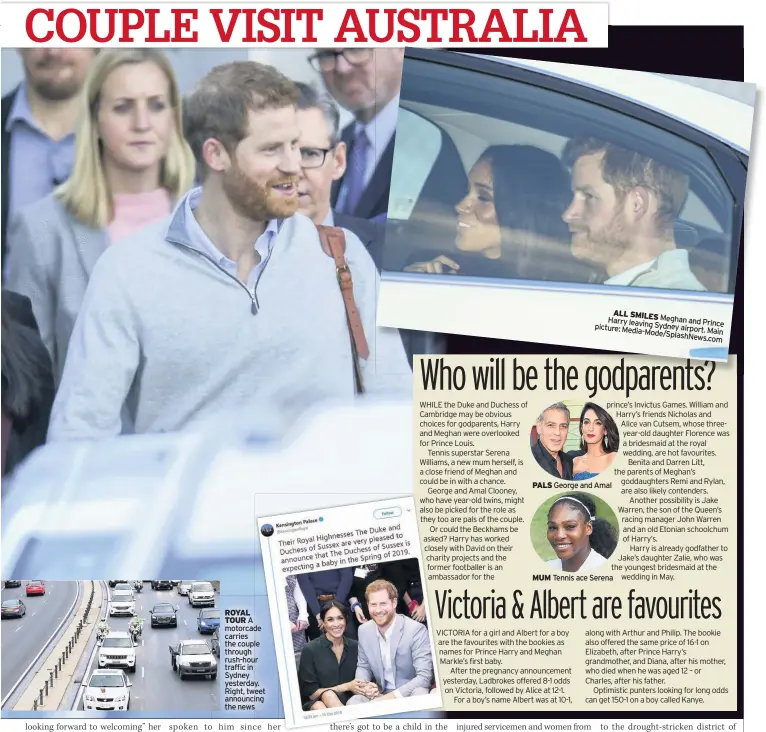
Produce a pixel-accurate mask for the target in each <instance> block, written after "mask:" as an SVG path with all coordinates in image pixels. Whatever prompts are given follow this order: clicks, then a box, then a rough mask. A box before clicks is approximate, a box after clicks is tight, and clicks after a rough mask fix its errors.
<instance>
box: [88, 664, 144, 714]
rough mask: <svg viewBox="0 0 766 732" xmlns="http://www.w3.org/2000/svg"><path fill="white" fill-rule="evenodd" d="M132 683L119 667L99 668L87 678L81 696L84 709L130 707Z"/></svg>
mask: <svg viewBox="0 0 766 732" xmlns="http://www.w3.org/2000/svg"><path fill="white" fill-rule="evenodd" d="M131 686H132V684H131V683H130V681H129V680H128V677H127V676H125V674H124V672H122V671H120V670H119V669H100V670H99V671H94V672H93V673H92V674H91V675H90V678H89V679H88V685H87V686H86V687H85V692H84V694H83V697H82V704H83V709H85V710H86V711H89V710H93V709H98V710H108V711H111V710H119V709H130V687H131Z"/></svg>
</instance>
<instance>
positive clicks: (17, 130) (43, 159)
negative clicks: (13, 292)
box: [0, 48, 96, 264]
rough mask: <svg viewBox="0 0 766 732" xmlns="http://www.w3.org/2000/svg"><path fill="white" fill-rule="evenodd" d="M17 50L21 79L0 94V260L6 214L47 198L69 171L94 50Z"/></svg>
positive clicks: (8, 218)
mask: <svg viewBox="0 0 766 732" xmlns="http://www.w3.org/2000/svg"><path fill="white" fill-rule="evenodd" d="M19 54H20V56H21V61H22V63H23V64H24V81H23V82H22V83H21V84H19V86H17V87H16V88H15V89H14V90H13V91H11V92H10V93H9V94H7V95H6V96H4V97H3V99H2V111H1V112H0V143H1V144H0V148H1V149H0V158H1V160H0V162H1V163H2V173H1V174H0V190H1V191H2V202H1V203H0V209H1V211H0V217H1V219H2V221H1V223H0V228H1V229H2V242H3V251H2V261H3V264H5V262H6V252H5V232H6V230H7V226H8V221H9V220H10V216H11V215H12V214H13V212H14V211H17V210H18V209H19V208H21V207H22V206H25V205H27V204H30V203H34V202H35V201H38V200H40V199H41V198H44V197H45V196H47V195H48V194H49V193H50V192H51V191H52V190H53V189H54V188H56V187H57V186H58V185H60V184H61V183H63V182H64V181H65V180H66V179H67V178H68V177H69V174H70V173H71V170H72V165H73V164H74V139H75V136H74V127H75V121H76V118H77V111H78V108H79V105H78V98H79V92H80V89H81V88H82V85H83V83H84V82H85V77H86V76H87V73H88V69H89V68H90V64H91V61H92V60H93V57H94V56H95V54H96V51H95V50H94V49H90V48H38V49H31V48H28V49H23V50H21V51H19Z"/></svg>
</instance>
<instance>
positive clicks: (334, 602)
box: [319, 600, 346, 620]
mask: <svg viewBox="0 0 766 732" xmlns="http://www.w3.org/2000/svg"><path fill="white" fill-rule="evenodd" d="M333 608H337V609H338V610H340V611H341V612H342V613H343V617H344V618H345V617H346V606H345V605H344V604H343V603H342V602H340V600H330V601H329V602H326V603H325V604H324V605H322V607H321V609H320V610H319V618H320V620H324V616H325V615H327V613H329V612H330V610H332V609H333Z"/></svg>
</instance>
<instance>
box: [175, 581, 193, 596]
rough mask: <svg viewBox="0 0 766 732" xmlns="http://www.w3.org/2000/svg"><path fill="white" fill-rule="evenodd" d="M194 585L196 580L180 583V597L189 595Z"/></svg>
mask: <svg viewBox="0 0 766 732" xmlns="http://www.w3.org/2000/svg"><path fill="white" fill-rule="evenodd" d="M193 584H194V580H181V581H180V582H179V583H178V594H179V595H188V594H189V590H190V589H191V586H192V585H193Z"/></svg>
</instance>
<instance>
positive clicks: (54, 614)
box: [0, 581, 77, 698]
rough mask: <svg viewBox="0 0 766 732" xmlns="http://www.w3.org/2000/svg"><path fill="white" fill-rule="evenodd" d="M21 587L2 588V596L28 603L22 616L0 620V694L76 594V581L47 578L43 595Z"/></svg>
mask: <svg viewBox="0 0 766 732" xmlns="http://www.w3.org/2000/svg"><path fill="white" fill-rule="evenodd" d="M25 584H26V581H22V583H21V587H16V588H9V589H5V587H3V590H2V599H3V600H14V599H16V598H21V601H22V602H23V603H24V604H25V605H26V606H27V614H26V615H25V616H24V617H23V618H6V619H4V620H3V621H2V644H1V647H0V675H1V676H2V681H1V685H0V694H1V695H2V697H3V698H5V695H6V694H7V693H8V692H9V691H10V690H11V688H13V685H14V684H15V683H16V681H17V680H18V679H19V677H20V676H21V674H22V673H24V671H26V669H27V668H28V666H29V664H30V663H32V660H33V659H34V657H35V656H36V655H37V654H38V653H39V652H40V649H41V648H42V647H43V646H44V645H45V643H47V641H48V639H49V638H50V637H51V635H53V632H54V631H55V630H56V628H57V627H58V625H59V623H60V622H61V621H62V620H63V619H64V617H65V616H66V615H67V613H68V612H69V609H70V608H71V607H72V603H73V602H74V600H75V597H76V595H77V582H46V583H45V595H42V596H39V597H38V596H32V597H27V596H26V595H25V589H24V586H25Z"/></svg>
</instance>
